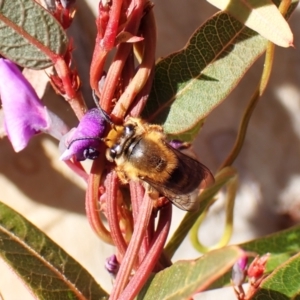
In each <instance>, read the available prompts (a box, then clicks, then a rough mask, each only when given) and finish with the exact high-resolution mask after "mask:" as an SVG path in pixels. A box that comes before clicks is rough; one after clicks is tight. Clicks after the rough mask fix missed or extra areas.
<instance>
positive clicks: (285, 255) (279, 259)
mask: <svg viewBox="0 0 300 300" xmlns="http://www.w3.org/2000/svg"><path fill="white" fill-rule="evenodd" d="M238 246H239V247H241V248H242V249H244V250H245V251H248V252H255V253H257V254H258V255H263V254H266V253H270V254H271V256H270V258H269V260H268V263H267V269H266V272H272V271H274V269H275V268H277V267H278V266H280V264H282V263H284V262H285V261H287V260H288V259H289V258H290V257H291V256H293V255H295V254H296V253H298V252H299V251H300V226H296V227H293V228H290V229H287V230H283V231H280V232H276V233H274V234H271V235H268V236H265V237H262V238H259V239H256V240H253V241H250V242H247V243H243V244H240V245H238ZM229 282H230V274H226V275H225V276H224V277H222V278H220V279H219V280H218V281H216V282H215V283H214V284H213V286H212V287H211V288H219V287H222V286H224V285H227V284H229Z"/></svg>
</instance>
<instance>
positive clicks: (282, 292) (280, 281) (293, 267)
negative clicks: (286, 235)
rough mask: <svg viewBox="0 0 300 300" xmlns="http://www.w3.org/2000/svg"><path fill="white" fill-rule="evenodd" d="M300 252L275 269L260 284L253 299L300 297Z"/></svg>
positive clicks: (271, 299) (284, 299)
mask: <svg viewBox="0 0 300 300" xmlns="http://www.w3.org/2000/svg"><path fill="white" fill-rule="evenodd" d="M299 270H300V254H299V253H298V254H297V255H295V256H293V257H292V258H290V259H289V260H288V261H286V262H285V263H284V264H282V265H280V266H279V267H278V268H276V269H275V270H274V272H272V273H271V274H270V275H269V276H268V277H267V278H266V279H265V280H264V281H263V282H262V284H261V285H260V287H259V289H258V290H257V292H256V293H255V294H254V297H253V298H251V299H253V300H259V299H264V300H268V299H270V300H273V299H278V300H280V299H282V300H286V299H300V280H299Z"/></svg>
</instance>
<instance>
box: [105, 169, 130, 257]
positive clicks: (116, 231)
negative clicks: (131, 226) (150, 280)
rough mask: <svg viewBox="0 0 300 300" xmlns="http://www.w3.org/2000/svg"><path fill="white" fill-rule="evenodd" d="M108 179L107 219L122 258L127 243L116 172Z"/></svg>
mask: <svg viewBox="0 0 300 300" xmlns="http://www.w3.org/2000/svg"><path fill="white" fill-rule="evenodd" d="M106 180H107V188H106V194H107V201H106V211H107V221H108V224H109V228H110V234H111V237H112V239H113V242H114V244H115V245H116V247H117V249H118V251H119V252H120V254H121V258H122V257H123V256H124V254H125V252H126V249H127V244H126V242H125V240H124V237H123V235H122V232H121V229H120V222H119V218H118V208H117V206H118V203H117V202H118V197H117V193H118V184H117V183H118V179H117V175H116V173H115V172H111V173H110V174H108V175H107V177H106Z"/></svg>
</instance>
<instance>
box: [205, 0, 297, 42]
mask: <svg viewBox="0 0 300 300" xmlns="http://www.w3.org/2000/svg"><path fill="white" fill-rule="evenodd" d="M207 1H208V2H209V3H211V4H212V5H214V6H216V7H217V8H219V9H221V10H225V11H227V12H228V13H230V14H231V15H232V16H234V17H235V18H236V19H238V20H239V21H240V22H242V23H243V24H245V25H246V26H247V27H249V28H251V29H253V30H254V31H256V32H258V33H259V34H260V35H262V36H263V37H265V38H266V39H268V40H270V41H271V42H273V43H274V44H276V45H278V46H281V47H290V46H291V45H293V33H292V31H291V29H290V26H289V24H288V23H287V21H286V20H285V19H284V17H283V16H282V15H281V13H280V12H279V10H278V8H277V7H276V5H275V4H274V3H273V2H272V1H271V0H259V1H257V0H244V1H240V0H207Z"/></svg>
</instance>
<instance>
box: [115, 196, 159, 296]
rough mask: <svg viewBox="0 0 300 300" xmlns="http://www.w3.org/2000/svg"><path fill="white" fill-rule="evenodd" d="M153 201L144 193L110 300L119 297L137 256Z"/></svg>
mask: <svg viewBox="0 0 300 300" xmlns="http://www.w3.org/2000/svg"><path fill="white" fill-rule="evenodd" d="M152 209H153V201H152V199H150V197H149V196H148V194H147V193H146V194H145V195H144V199H143V205H141V207H140V212H139V216H138V219H137V222H136V223H135V225H136V227H135V228H134V231H133V235H132V238H131V240H130V243H129V245H128V248H127V251H126V254H125V256H124V258H123V261H122V263H121V266H120V270H119V272H118V274H117V278H116V281H115V286H114V288H113V290H112V293H111V295H110V300H117V299H119V296H120V294H121V293H122V291H123V290H124V288H125V286H126V284H127V282H128V280H129V276H130V274H131V271H132V268H133V265H134V263H135V261H136V259H137V257H138V252H139V249H140V246H141V243H142V241H143V236H144V234H145V231H146V229H147V226H148V223H149V219H150V217H151V214H152Z"/></svg>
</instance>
